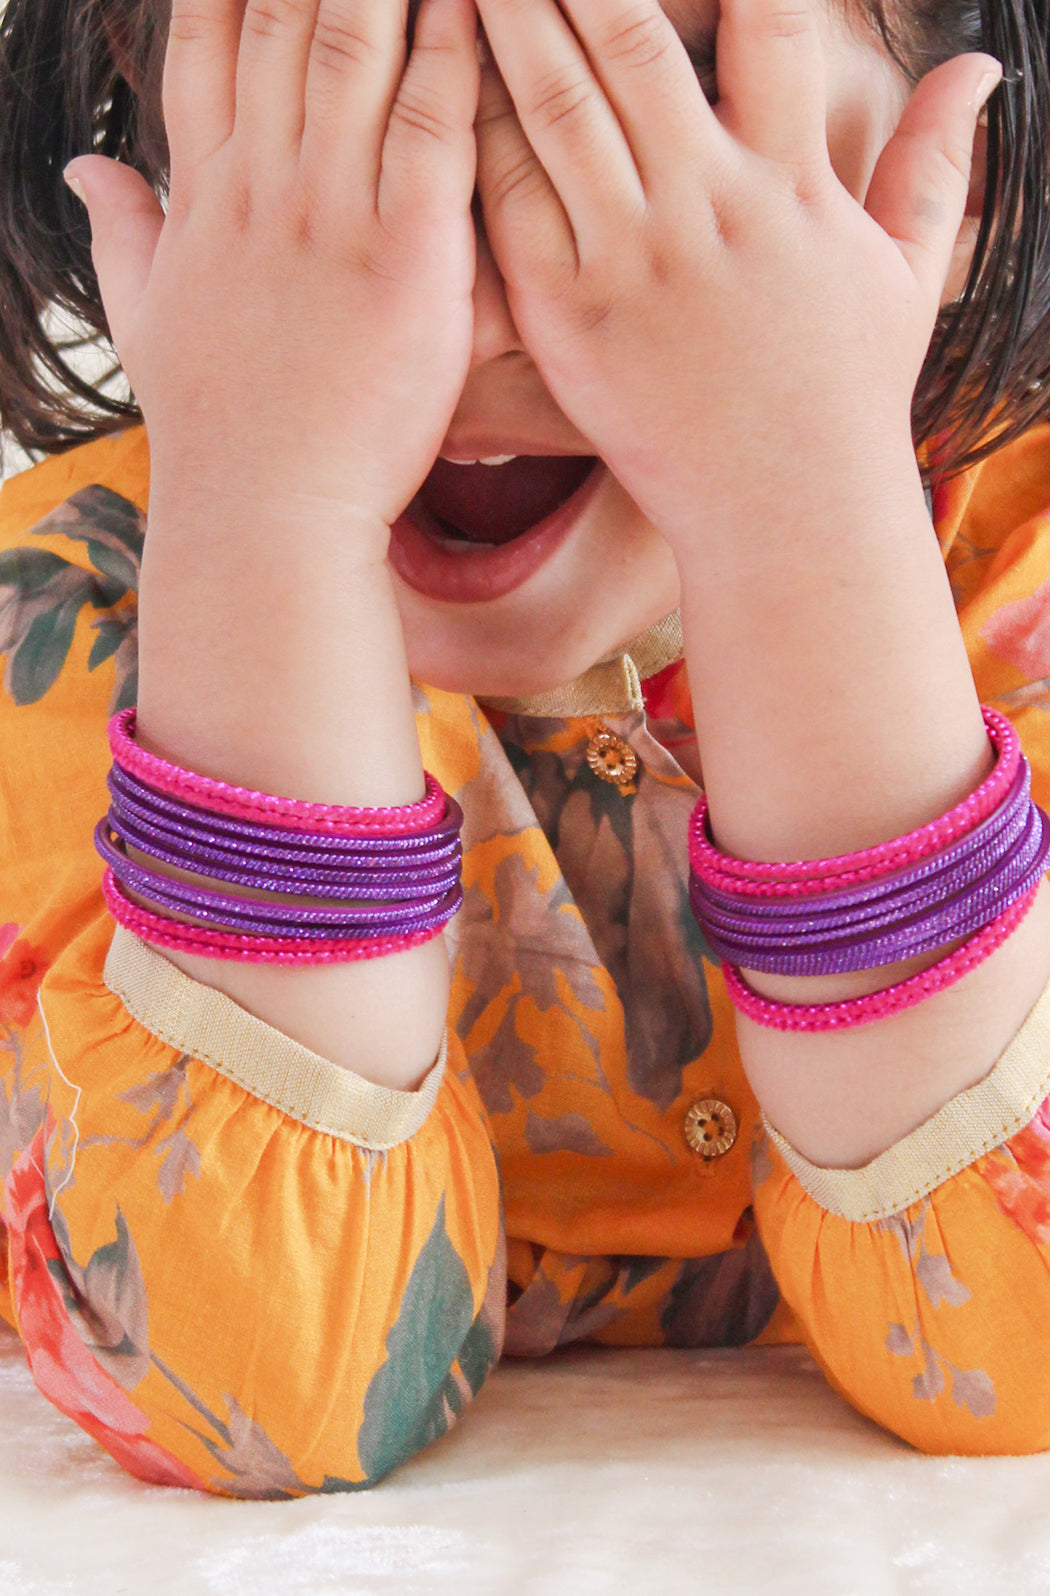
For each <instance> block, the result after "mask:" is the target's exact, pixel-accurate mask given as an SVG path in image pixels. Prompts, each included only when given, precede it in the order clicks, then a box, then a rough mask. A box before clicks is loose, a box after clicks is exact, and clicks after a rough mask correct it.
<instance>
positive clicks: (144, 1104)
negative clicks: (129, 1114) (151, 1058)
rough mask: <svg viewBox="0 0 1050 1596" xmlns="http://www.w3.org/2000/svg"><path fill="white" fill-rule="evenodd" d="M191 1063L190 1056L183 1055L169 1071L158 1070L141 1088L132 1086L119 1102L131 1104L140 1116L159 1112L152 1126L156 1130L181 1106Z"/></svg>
mask: <svg viewBox="0 0 1050 1596" xmlns="http://www.w3.org/2000/svg"><path fill="white" fill-rule="evenodd" d="M188 1063H189V1054H187V1053H182V1054H180V1055H179V1057H178V1058H177V1059H176V1060H175V1062H174V1064H172V1065H171V1067H170V1068H169V1069H166V1070H158V1071H157V1073H156V1074H155V1075H150V1076H149V1077H148V1078H147V1079H146V1080H144V1081H143V1082H142V1084H141V1085H139V1086H132V1087H130V1088H129V1089H128V1091H126V1092H121V1093H119V1094H118V1098H117V1101H118V1102H120V1103H130V1104H131V1106H132V1108H137V1109H138V1111H139V1113H140V1114H149V1113H150V1112H151V1111H152V1110H153V1109H156V1110H157V1114H156V1117H155V1119H154V1120H153V1123H152V1125H151V1126H150V1129H151V1130H155V1129H156V1128H157V1126H158V1125H162V1124H163V1123H164V1121H165V1120H167V1119H170V1118H171V1116H172V1115H173V1114H174V1112H175V1110H176V1108H177V1107H178V1104H179V1098H180V1097H181V1095H182V1090H183V1087H184V1086H185V1084H186V1067H187V1064H188Z"/></svg>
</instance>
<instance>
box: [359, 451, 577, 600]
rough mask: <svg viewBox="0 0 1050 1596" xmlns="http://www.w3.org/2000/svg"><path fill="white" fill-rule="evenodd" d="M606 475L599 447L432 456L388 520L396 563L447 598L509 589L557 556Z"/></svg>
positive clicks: (429, 593)
mask: <svg viewBox="0 0 1050 1596" xmlns="http://www.w3.org/2000/svg"><path fill="white" fill-rule="evenodd" d="M607 477H608V472H607V471H606V470H605V467H604V466H603V465H602V463H601V461H600V460H598V459H596V458H595V457H594V456H593V455H518V456H517V457H515V458H511V459H499V460H498V461H497V463H494V464H490V465H484V464H482V463H481V462H480V461H477V462H474V463H472V464H469V465H457V464H456V463H455V462H454V461H451V460H436V461H435V462H434V466H433V468H432V470H431V472H430V475H429V476H428V477H427V479H426V481H425V482H424V484H423V486H422V487H421V488H420V490H419V492H418V493H417V494H416V496H415V498H414V499H413V500H412V503H411V504H410V505H409V506H408V509H407V510H406V511H405V513H404V515H402V516H401V517H400V518H399V519H398V520H397V521H396V522H395V523H394V526H393V527H392V528H391V532H390V564H391V566H392V567H393V569H394V570H395V571H396V573H397V575H398V576H399V577H400V578H401V580H402V582H404V583H405V584H406V585H407V586H408V587H411V588H414V589H415V590H416V592H418V593H422V594H423V595H425V596H426V597H427V598H431V599H438V600H440V601H441V602H443V603H449V604H476V603H483V602H486V601H489V600H492V599H499V598H503V597H505V596H506V595H507V594H508V593H512V592H514V591H515V589H517V588H519V587H521V586H522V584H523V583H525V582H527V581H528V579H529V578H530V577H531V576H533V575H534V574H535V573H536V572H538V571H539V570H540V569H541V568H542V567H543V566H544V565H546V563H547V562H548V560H550V559H551V558H552V557H553V556H554V554H555V553H556V552H557V550H558V549H559V548H560V547H561V546H562V544H563V543H565V542H566V540H567V539H568V538H569V536H570V534H571V533H572V531H573V529H574V528H575V527H576V526H578V525H579V523H580V520H581V518H582V516H583V514H584V511H585V510H586V509H587V507H588V505H589V504H590V503H591V501H592V500H593V499H594V498H595V496H596V494H597V493H598V492H599V490H600V488H601V485H602V483H603V482H604V481H605V480H606V479H607Z"/></svg>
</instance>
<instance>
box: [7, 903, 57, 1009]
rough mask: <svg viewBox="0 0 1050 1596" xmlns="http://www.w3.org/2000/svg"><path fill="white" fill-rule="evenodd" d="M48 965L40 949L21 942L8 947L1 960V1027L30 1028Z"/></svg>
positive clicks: (18, 941)
mask: <svg viewBox="0 0 1050 1596" xmlns="http://www.w3.org/2000/svg"><path fill="white" fill-rule="evenodd" d="M8 929H9V927H7V926H4V927H3V928H2V930H3V931H7V930H8ZM0 934H2V933H0ZM48 963H49V960H48V958H47V955H46V954H45V953H44V950H43V948H34V947H33V945H32V944H31V943H29V942H25V941H22V940H20V939H19V940H16V941H14V942H12V943H10V944H9V946H8V948H7V951H6V953H5V954H4V956H3V958H0V1025H18V1026H21V1027H23V1028H24V1027H25V1026H27V1025H28V1024H29V1022H30V1020H31V1019H32V1018H33V1014H34V1012H35V1010H36V995H37V992H38V991H39V990H40V982H41V981H42V980H43V977H44V974H45V972H46V970H47V968H48Z"/></svg>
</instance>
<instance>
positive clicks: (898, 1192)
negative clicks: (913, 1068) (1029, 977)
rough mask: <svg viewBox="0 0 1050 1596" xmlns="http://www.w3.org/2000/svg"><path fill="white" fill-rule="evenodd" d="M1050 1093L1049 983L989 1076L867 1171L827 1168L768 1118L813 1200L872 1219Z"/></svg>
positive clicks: (940, 1180)
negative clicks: (800, 1149) (813, 1161)
mask: <svg viewBox="0 0 1050 1596" xmlns="http://www.w3.org/2000/svg"><path fill="white" fill-rule="evenodd" d="M1047 1097H1050V984H1048V985H1047V986H1046V987H1045V988H1044V990H1043V993H1042V996H1041V997H1040V998H1039V1001H1038V1002H1037V1003H1036V1005H1035V1008H1034V1009H1033V1010H1032V1012H1031V1013H1030V1014H1029V1016H1028V1018H1027V1019H1026V1020H1025V1022H1024V1024H1023V1025H1022V1027H1021V1029H1020V1030H1019V1031H1018V1033H1017V1035H1016V1036H1015V1037H1014V1039H1013V1041H1012V1042H1011V1043H1010V1045H1009V1046H1008V1047H1007V1049H1006V1051H1005V1053H1003V1055H1002V1057H1001V1058H1000V1059H999V1061H998V1063H997V1064H996V1065H995V1067H994V1068H993V1069H992V1071H991V1073H990V1074H988V1075H986V1076H985V1077H984V1080H983V1081H978V1082H977V1084H976V1086H970V1087H968V1088H967V1090H966V1091H965V1092H960V1093H959V1094H958V1095H957V1096H956V1097H953V1098H951V1099H950V1101H949V1102H947V1103H945V1105H944V1107H943V1108H940V1109H938V1110H937V1112H936V1114H934V1115H932V1116H931V1117H930V1118H929V1119H928V1120H926V1122H925V1124H923V1125H920V1126H919V1127H918V1128H917V1129H916V1130H913V1131H910V1132H909V1134H908V1135H907V1136H904V1137H902V1138H901V1140H900V1141H899V1142H895V1143H894V1144H893V1146H892V1147H888V1148H887V1149H886V1151H885V1152H884V1153H880V1154H879V1155H878V1157H877V1158H873V1159H872V1161H871V1163H870V1164H865V1165H864V1166H863V1168H861V1169H821V1167H820V1166H819V1165H818V1164H811V1163H810V1162H809V1160H808V1159H807V1158H803V1156H802V1154H801V1153H800V1152H797V1151H796V1149H795V1148H794V1147H792V1145H791V1143H790V1142H788V1141H785V1139H784V1137H783V1136H782V1135H781V1134H780V1132H779V1131H777V1130H774V1129H773V1126H772V1125H770V1123H769V1121H768V1120H767V1119H766V1118H765V1116H764V1115H763V1123H764V1125H765V1128H766V1130H767V1132H768V1133H769V1138H770V1140H771V1141H772V1143H773V1145H774V1147H775V1148H776V1149H777V1151H778V1152H779V1154H780V1156H781V1157H782V1158H783V1160H784V1162H785V1163H786V1164H787V1166H788V1168H789V1169H790V1170H791V1171H792V1173H793V1174H794V1175H795V1176H797V1178H798V1180H799V1182H800V1184H801V1185H802V1186H803V1187H804V1188H805V1189H806V1191H807V1192H808V1193H809V1195H810V1196H811V1197H812V1198H813V1201H814V1202H816V1203H819V1204H820V1206H821V1207H822V1208H824V1209H826V1210H827V1211H828V1213H831V1214H837V1215H838V1216H839V1218H840V1219H849V1220H852V1221H854V1222H855V1223H860V1224H867V1223H870V1222H872V1221H874V1220H878V1219H887V1218H889V1216H890V1215H891V1214H897V1213H900V1212H901V1210H902V1209H904V1208H908V1207H910V1205H911V1204H912V1203H915V1202H918V1201H919V1200H920V1198H922V1197H926V1196H928V1194H929V1193H930V1192H931V1191H934V1190H935V1189H936V1188H937V1187H938V1186H942V1185H943V1184H944V1183H945V1181H948V1180H951V1178H952V1176H953V1175H958V1174H959V1173H960V1171H961V1170H964V1169H966V1168H968V1167H969V1165H970V1164H972V1163H973V1162H974V1161H975V1159H978V1158H980V1157H982V1156H983V1154H985V1153H990V1152H991V1151H992V1148H993V1147H1000V1146H1001V1145H1002V1144H1003V1142H1006V1141H1009V1139H1010V1137H1011V1136H1016V1135H1017V1132H1018V1131H1020V1130H1023V1129H1024V1127H1025V1126H1026V1125H1027V1124H1028V1123H1029V1121H1030V1120H1031V1118H1032V1116H1033V1115H1034V1114H1035V1112H1036V1109H1037V1108H1039V1106H1040V1104H1041V1103H1043V1102H1044V1101H1045V1100H1046V1098H1047Z"/></svg>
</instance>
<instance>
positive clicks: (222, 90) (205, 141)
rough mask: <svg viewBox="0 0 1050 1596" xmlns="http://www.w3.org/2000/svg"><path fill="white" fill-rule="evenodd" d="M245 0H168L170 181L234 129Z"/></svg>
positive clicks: (165, 97)
mask: <svg viewBox="0 0 1050 1596" xmlns="http://www.w3.org/2000/svg"><path fill="white" fill-rule="evenodd" d="M243 13H244V0H172V4H171V24H170V27H169V30H168V50H167V55H166V56H165V58H164V87H163V103H164V126H165V129H166V131H167V135H168V146H169V149H170V152H171V180H172V186H173V187H174V186H175V184H176V182H177V181H178V180H181V177H182V174H183V173H184V172H185V173H186V174H187V175H188V174H189V173H190V172H191V171H192V170H193V168H194V167H196V166H199V165H200V163H201V162H202V161H206V160H207V159H208V157H209V156H210V155H213V154H214V153H215V151H216V150H217V149H218V148H219V147H220V146H221V145H222V144H224V143H225V142H226V140H227V139H228V138H229V136H230V134H231V133H232V131H233V119H234V112H235V109H236V81H237V49H238V45H239V43H240V37H241V18H242V16H243Z"/></svg>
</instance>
